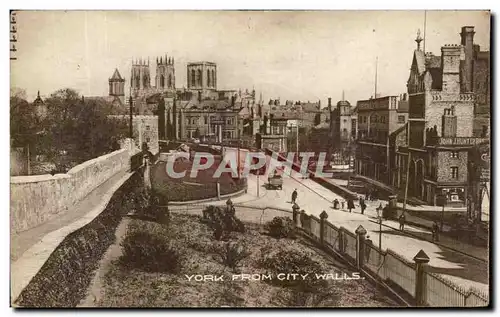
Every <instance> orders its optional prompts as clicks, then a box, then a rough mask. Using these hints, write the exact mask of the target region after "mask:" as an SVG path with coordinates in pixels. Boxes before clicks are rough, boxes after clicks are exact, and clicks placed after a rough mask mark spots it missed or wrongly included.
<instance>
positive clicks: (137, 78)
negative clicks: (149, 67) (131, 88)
mask: <svg viewBox="0 0 500 317" xmlns="http://www.w3.org/2000/svg"><path fill="white" fill-rule="evenodd" d="M135 87H136V88H140V87H141V79H140V78H139V76H136V77H135Z"/></svg>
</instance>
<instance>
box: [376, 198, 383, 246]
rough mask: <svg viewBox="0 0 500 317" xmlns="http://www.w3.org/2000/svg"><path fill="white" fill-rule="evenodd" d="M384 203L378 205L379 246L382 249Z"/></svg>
mask: <svg viewBox="0 0 500 317" xmlns="http://www.w3.org/2000/svg"><path fill="white" fill-rule="evenodd" d="M382 209H383V208H382V203H380V205H379V206H378V207H377V218H378V228H379V229H378V230H379V234H378V248H379V249H380V250H381V251H382Z"/></svg>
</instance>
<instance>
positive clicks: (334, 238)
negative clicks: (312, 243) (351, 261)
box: [324, 222, 340, 251]
mask: <svg viewBox="0 0 500 317" xmlns="http://www.w3.org/2000/svg"><path fill="white" fill-rule="evenodd" d="M324 239H325V240H324V242H325V243H326V244H327V245H328V246H329V247H331V248H333V249H335V250H337V251H340V244H339V243H340V239H339V229H337V228H336V227H335V226H334V225H332V224H331V223H329V222H327V223H326V226H325V238H324Z"/></svg>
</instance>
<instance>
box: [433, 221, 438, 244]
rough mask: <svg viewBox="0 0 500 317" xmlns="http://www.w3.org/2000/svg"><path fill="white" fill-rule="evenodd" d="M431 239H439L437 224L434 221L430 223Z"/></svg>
mask: <svg viewBox="0 0 500 317" xmlns="http://www.w3.org/2000/svg"><path fill="white" fill-rule="evenodd" d="M432 241H439V225H438V223H437V222H436V221H434V223H433V224H432Z"/></svg>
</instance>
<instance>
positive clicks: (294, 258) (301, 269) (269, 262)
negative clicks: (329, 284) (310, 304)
mask: <svg viewBox="0 0 500 317" xmlns="http://www.w3.org/2000/svg"><path fill="white" fill-rule="evenodd" d="M259 264H260V266H262V267H263V268H265V269H267V270H268V271H269V273H271V274H272V275H273V276H277V275H278V274H279V273H298V274H301V275H305V274H309V276H308V277H307V278H306V279H302V278H298V279H296V280H293V279H290V280H287V279H285V280H282V281H280V280H278V279H272V282H274V283H277V284H278V285H280V286H285V287H293V288H295V289H296V290H299V291H301V292H314V291H316V290H318V289H321V288H324V286H325V283H326V281H325V280H319V279H315V278H314V276H313V275H314V274H315V273H318V272H322V268H321V265H320V264H319V262H317V261H315V260H313V259H312V253H309V252H304V251H298V250H295V249H285V250H283V249H281V250H279V251H277V252H271V253H262V255H261V259H260V263H259Z"/></svg>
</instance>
